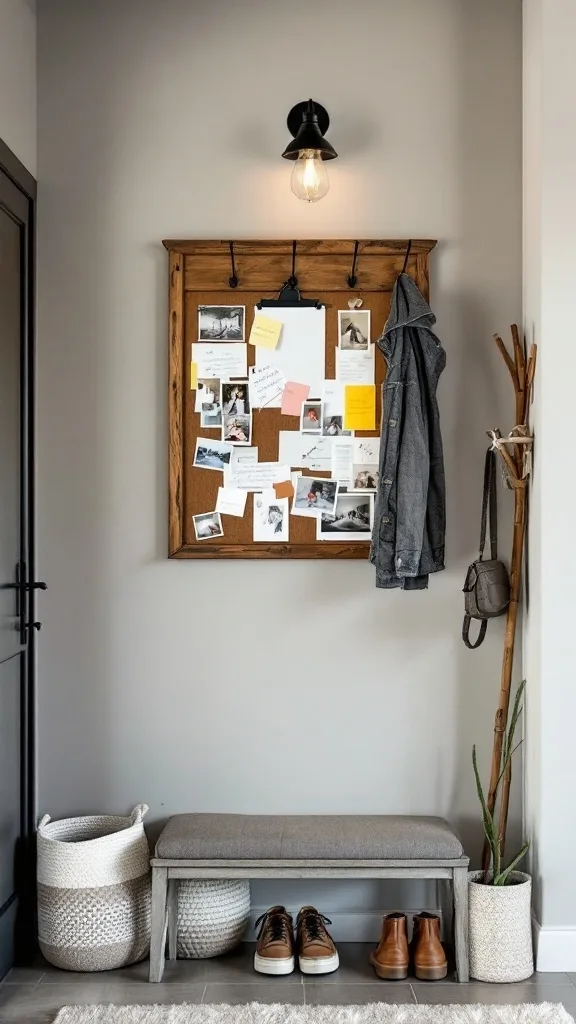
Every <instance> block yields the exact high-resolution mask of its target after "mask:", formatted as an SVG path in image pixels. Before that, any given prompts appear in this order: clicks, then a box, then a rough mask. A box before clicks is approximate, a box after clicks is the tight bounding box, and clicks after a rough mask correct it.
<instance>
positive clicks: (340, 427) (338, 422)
mask: <svg viewBox="0 0 576 1024" xmlns="http://www.w3.org/2000/svg"><path fill="white" fill-rule="evenodd" d="M322 434H323V436H324V437H353V436H354V431H353V430H344V417H343V416H323V417H322Z"/></svg>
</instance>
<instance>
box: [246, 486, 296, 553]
mask: <svg viewBox="0 0 576 1024" xmlns="http://www.w3.org/2000/svg"><path fill="white" fill-rule="evenodd" d="M289 519H290V516H289V514H288V498H277V497H276V493H275V492H274V491H273V490H272V491H260V492H259V493H256V494H255V495H254V514H253V517H252V521H253V537H254V540H255V541H266V542H270V541H282V542H284V543H287V542H288V540H289V539H290V534H289V530H290V526H289Z"/></svg>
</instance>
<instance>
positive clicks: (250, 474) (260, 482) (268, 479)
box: [224, 462, 290, 491]
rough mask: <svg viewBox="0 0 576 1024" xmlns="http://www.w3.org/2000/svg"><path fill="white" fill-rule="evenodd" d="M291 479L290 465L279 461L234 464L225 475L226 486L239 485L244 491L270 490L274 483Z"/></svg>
mask: <svg viewBox="0 0 576 1024" xmlns="http://www.w3.org/2000/svg"><path fill="white" fill-rule="evenodd" d="M289 479H290V466H283V465H281V464H280V463H279V462H256V463H253V464H252V465H247V466H246V465H244V466H242V465H236V464H233V465H232V466H231V467H230V470H229V471H228V472H227V473H226V474H225V476H224V482H225V484H226V487H239V488H241V489H242V490H243V491H265V490H270V489H271V488H272V485H273V484H279V483H281V481H282V480H289Z"/></svg>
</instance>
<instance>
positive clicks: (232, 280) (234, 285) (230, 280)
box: [228, 242, 238, 288]
mask: <svg viewBox="0 0 576 1024" xmlns="http://www.w3.org/2000/svg"><path fill="white" fill-rule="evenodd" d="M230 264H231V266H232V275H231V277H229V278H228V284H229V285H230V287H231V288H237V287H238V277H237V275H236V265H235V263H234V242H230Z"/></svg>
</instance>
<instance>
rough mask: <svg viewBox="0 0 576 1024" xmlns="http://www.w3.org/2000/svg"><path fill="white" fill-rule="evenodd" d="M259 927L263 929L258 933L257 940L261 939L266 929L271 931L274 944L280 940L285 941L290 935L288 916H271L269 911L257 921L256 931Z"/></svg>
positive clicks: (278, 914)
mask: <svg viewBox="0 0 576 1024" xmlns="http://www.w3.org/2000/svg"><path fill="white" fill-rule="evenodd" d="M259 925H262V927H261V928H260V931H259V932H258V936H257V938H260V936H261V935H262V932H263V931H264V929H265V928H269V929H270V940H271V941H272V942H275V941H276V940H278V939H285V938H286V936H287V935H288V919H287V917H286V914H280V913H276V914H270V913H269V911H266V912H265V913H264V914H261V915H260V917H259V918H258V920H257V921H256V923H255V925H254V930H256V929H257V928H258V926H259Z"/></svg>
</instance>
